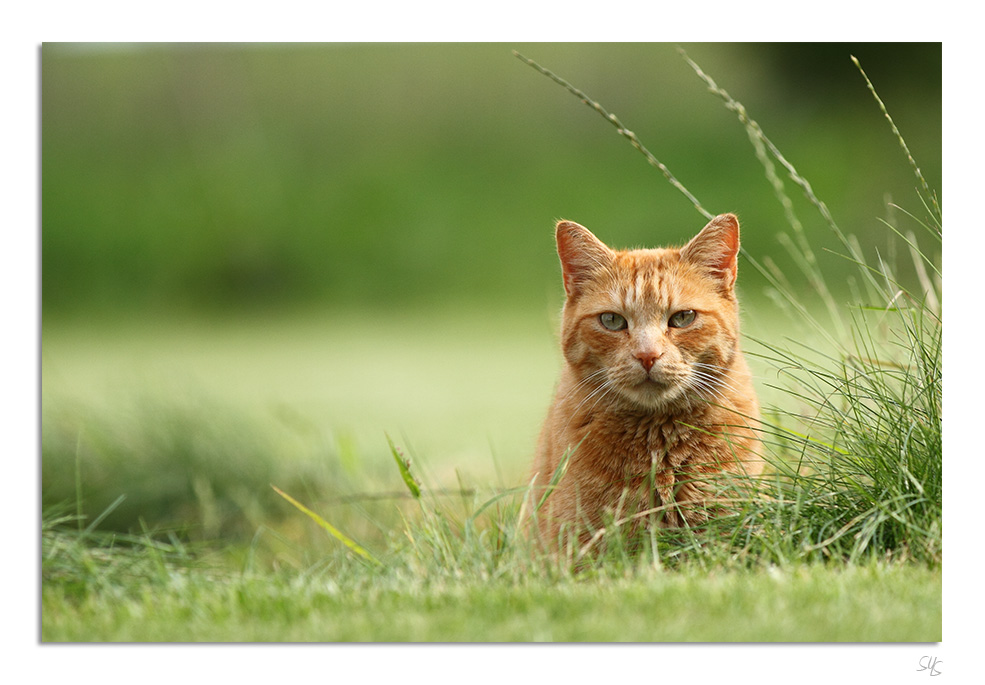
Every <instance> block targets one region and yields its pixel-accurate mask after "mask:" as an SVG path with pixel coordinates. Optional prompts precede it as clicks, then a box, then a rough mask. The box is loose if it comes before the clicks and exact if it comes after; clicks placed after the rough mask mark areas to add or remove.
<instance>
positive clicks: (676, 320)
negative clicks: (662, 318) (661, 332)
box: [667, 309, 697, 328]
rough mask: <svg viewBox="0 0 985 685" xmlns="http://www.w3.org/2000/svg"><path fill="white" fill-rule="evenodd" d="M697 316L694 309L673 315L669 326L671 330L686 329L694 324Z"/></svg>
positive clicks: (669, 320)
mask: <svg viewBox="0 0 985 685" xmlns="http://www.w3.org/2000/svg"><path fill="white" fill-rule="evenodd" d="M696 316H697V314H696V313H695V311H694V310H693V309H683V310H681V311H679V312H676V313H674V314H672V315H671V317H670V319H668V321H667V325H668V326H670V327H671V328H686V327H687V326H690V325H691V324H692V323H694V317H696Z"/></svg>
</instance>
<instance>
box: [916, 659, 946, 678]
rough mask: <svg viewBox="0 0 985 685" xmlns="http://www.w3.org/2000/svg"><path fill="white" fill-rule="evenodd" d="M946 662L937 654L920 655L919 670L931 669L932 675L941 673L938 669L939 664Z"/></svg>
mask: <svg viewBox="0 0 985 685" xmlns="http://www.w3.org/2000/svg"><path fill="white" fill-rule="evenodd" d="M943 663H944V662H943V661H941V660H940V659H938V658H937V657H936V656H922V657H920V668H918V669H917V671H930V675H932V676H933V675H940V674H941V672H940V671H939V670H938V669H937V667H938V666H940V665H941V664H943Z"/></svg>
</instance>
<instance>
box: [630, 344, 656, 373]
mask: <svg viewBox="0 0 985 685" xmlns="http://www.w3.org/2000/svg"><path fill="white" fill-rule="evenodd" d="M635 356H636V358H637V359H639V360H640V364H642V365H643V368H644V369H646V371H647V373H649V372H650V369H652V368H653V365H654V364H656V363H657V359H659V358H660V354H659V353H658V352H657V351H656V350H647V351H646V352H637V353H636V355H635Z"/></svg>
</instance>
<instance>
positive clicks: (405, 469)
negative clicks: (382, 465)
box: [386, 435, 421, 499]
mask: <svg viewBox="0 0 985 685" xmlns="http://www.w3.org/2000/svg"><path fill="white" fill-rule="evenodd" d="M386 441H387V443H389V445H390V453H391V454H393V459H394V461H396V462H397V468H398V469H400V477H401V478H403V479H404V483H405V484H406V485H407V489H408V490H410V494H411V495H413V496H414V499H421V484H420V483H418V482H417V479H416V478H414V474H412V473H411V472H410V460H409V459H407V458H406V457H404V455H403V453H402V452H401V451H400V448H399V447H397V446H396V445H394V444H393V440H391V439H390V436H389V435H387V436H386Z"/></svg>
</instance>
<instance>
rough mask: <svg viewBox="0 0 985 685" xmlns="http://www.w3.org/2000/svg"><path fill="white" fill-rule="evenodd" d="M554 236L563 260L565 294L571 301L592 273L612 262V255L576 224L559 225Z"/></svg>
mask: <svg viewBox="0 0 985 685" xmlns="http://www.w3.org/2000/svg"><path fill="white" fill-rule="evenodd" d="M554 235H555V238H557V254H558V257H560V258H561V274H562V276H563V278H564V292H565V294H566V295H567V296H568V297H571V296H572V295H575V294H577V293H578V292H579V289H580V286H581V285H582V283H584V282H585V281H586V280H587V279H588V278H589V276H590V275H591V273H592V272H593V271H595V270H596V269H598V268H599V267H600V266H606V265H608V264H610V263H611V262H612V257H613V253H612V250H610V249H609V248H608V247H607V246H606V244H605V243H603V242H602V241H601V240H599V239H598V238H596V237H595V236H594V235H592V232H591V231H589V230H588V229H587V228H585V227H584V226H579V225H578V224H576V223H574V222H573V221H559V222H558V223H557V227H556V228H555V230H554Z"/></svg>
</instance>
